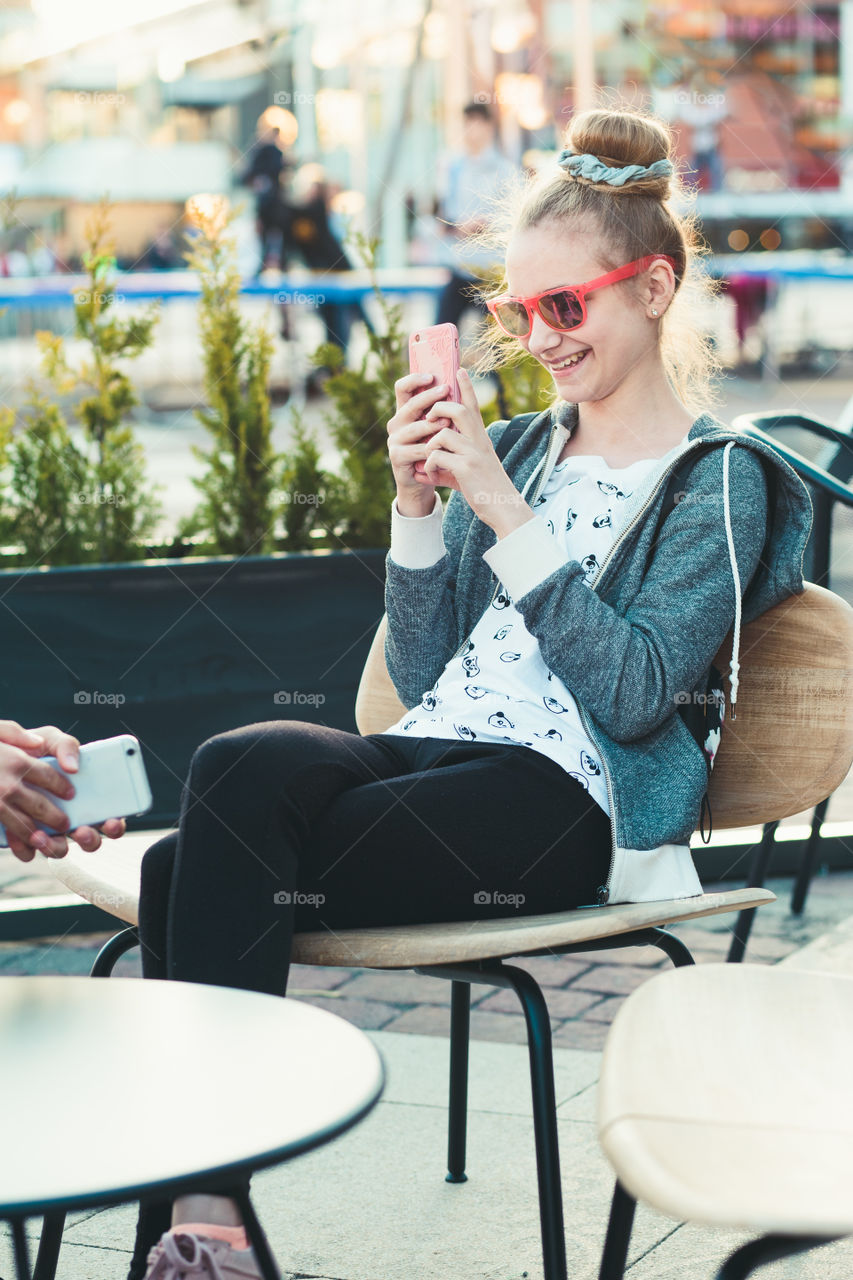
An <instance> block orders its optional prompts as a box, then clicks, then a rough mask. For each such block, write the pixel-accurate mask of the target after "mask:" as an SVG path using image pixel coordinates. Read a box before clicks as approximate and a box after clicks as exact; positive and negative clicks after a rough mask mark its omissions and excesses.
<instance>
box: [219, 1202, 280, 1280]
mask: <svg viewBox="0 0 853 1280" xmlns="http://www.w3.org/2000/svg"><path fill="white" fill-rule="evenodd" d="M229 1194H231V1195H233V1197H234V1199H235V1200H236V1201H237V1205H238V1207H239V1209H240V1212H241V1214H242V1215H243V1226H244V1227H245V1228H246V1235H247V1236H248V1237H249V1244H250V1245H251V1246H252V1248H253V1249H254V1251H255V1259H256V1261H257V1263H258V1266H259V1267H260V1269H261V1275H262V1276H263V1278H264V1280H281V1272H280V1271H279V1269H278V1265H277V1263H276V1260H275V1258H274V1257H273V1256H272V1253H271V1252H270V1247H269V1244H268V1243H267V1238H266V1235H265V1234H264V1229H263V1227H262V1226H261V1224H260V1222H259V1221H258V1215H257V1214H256V1213H255V1207H254V1205H253V1204H252V1201H251V1200H250V1198H249V1192H248V1190H244V1189H242V1188H240V1189H236V1190H235V1191H233V1192H230V1193H229Z"/></svg>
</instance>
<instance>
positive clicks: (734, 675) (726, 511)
mask: <svg viewBox="0 0 853 1280" xmlns="http://www.w3.org/2000/svg"><path fill="white" fill-rule="evenodd" d="M734 444H735V442H734V440H730V441H729V442H728V444H727V445H726V447H725V449H724V450H723V515H724V518H725V523H726V541H727V542H728V546H729V563H730V564H731V567H732V578H733V579H734V584H735V625H734V635H733V639H732V662H731V668H730V671H729V681H730V683H731V698H730V703H731V709H732V720H736V719H737V713H736V711H735V706H736V704H737V689H738V680H739V672H740V662H739V661H738V654H739V652H740V623H741V598H740V597H741V586H740V574H739V573H738V567H737V556H736V555H735V543H734V536H733V534H732V513H731V510H730V508H729V454H730V453H731V451H732V449H733V448H734Z"/></svg>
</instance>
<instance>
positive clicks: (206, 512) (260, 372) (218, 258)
mask: <svg viewBox="0 0 853 1280" xmlns="http://www.w3.org/2000/svg"><path fill="white" fill-rule="evenodd" d="M235 216H236V211H234V210H232V211H228V210H227V206H226V202H225V200H224V198H222V199H219V200H214V201H213V202H212V204H211V205H210V206H209V207H207V206H205V205H202V204H201V202H199V205H198V206H197V207H196V209H195V218H196V222H197V229H198V234H197V236H196V238H195V240H194V241H193V243H192V247H191V249H190V250H189V251H188V252H187V254H186V255H185V256H186V258H187V261H188V263H189V265H190V266H191V267H192V268H193V269H194V270H195V271H197V272H198V274H199V278H200V282H201V300H200V303H199V326H200V335H201V348H202V357H203V365H204V391H205V398H206V401H207V404H206V407H205V408H203V409H197V410H196V415H197V417H198V419H199V421H200V422H201V423H202V424H203V425H204V426H205V427H206V428H207V430H208V432H209V433H210V436H211V440H212V447H211V449H210V451H209V452H205V451H204V450H203V449H199V448H194V450H193V452H194V453H195V455H196V456H197V457H198V458H200V459H202V460H203V461H204V462H205V463H206V464H207V470H206V472H205V473H204V474H203V475H202V476H200V477H199V478H197V479H195V480H194V481H193V483H194V484H195V485H196V487H197V488H198V489H199V490H200V491H201V494H202V502H201V503H200V504H199V506H198V507H197V508H196V510H195V512H194V513H193V515H192V516H191V517H190V518H189V519H188V520H186V521H184V522H183V524H182V532H183V533H185V534H205V535H207V537H208V538H209V540H210V549H211V550H213V551H215V552H219V553H221V554H225V555H248V554H250V553H251V554H255V555H262V554H264V553H265V552H268V551H271V550H273V548H274V545H275V525H276V522H277V520H278V518H279V515H280V506H281V504H280V502H279V501H278V500H277V497H276V493H277V480H278V469H279V461H280V460H279V459H278V458H277V455H276V454H275V452H274V450H273V447H272V421H271V417H270V402H269V396H268V393H267V382H268V380H269V368H270V360H271V358H272V353H273V338H272V335H271V334H270V333H269V331H268V330H267V329H266V328H265V327H264V326H263V325H259V326H257V327H252V326H251V325H249V324H247V322H246V321H245V320H244V318H243V316H242V314H241V311H240V275H239V272H238V270H237V266H236V243H235V240H234V237H233V236H232V235H229V234H227V232H228V227H229V226H230V224H231V222H232V221H233V220H234V217H235Z"/></svg>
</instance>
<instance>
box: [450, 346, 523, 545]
mask: <svg viewBox="0 0 853 1280" xmlns="http://www.w3.org/2000/svg"><path fill="white" fill-rule="evenodd" d="M458 380H459V393H460V396H461V399H462V403H461V404H455V403H454V402H453V401H452V400H439V401H437V402H436V403H435V404H434V405H433V406H432V408H431V409H430V410H429V412H428V413H427V415H426V416H427V421H430V420H431V419H436V418H449V419H450V420H451V422H452V423H453V426H455V427H456V430H455V431H454V430H453V428H452V427H443V428H442V429H441V430H440V431H438V432H437V434H436V435H434V436H433V437H432V439H431V440H429V441H428V442H427V445H426V449H427V460H426V475H427V478H428V479H429V480H430V481H431V483H432V484H433V485H439V484H440V485H447V486H449V487H450V488H451V489H458V490H459V492H460V493H461V494H462V496H463V498H464V499H465V501H466V502H467V503H468V505H469V507H470V508H471V509H472V511H473V512H474V513H475V515H477V516H478V517H479V518H480V519H481V520H482V521H483V523H484V524H487V525H489V526H490V528H492V529H494V530H495V532H496V533H497V535H498V537H503V536H504V535H505V534H507V533H510V532H511V531H512V530H513V529H515V528H517V527H518V526H519V525H521V524H524V523H525V522H526V521H527V520H530V519H532V517H533V511H532V510H531V508H530V507H529V506H528V505H527V503H526V502H525V501H524V499H523V498H522V496H521V494H520V493H519V492H518V490H517V489H516V487H515V485H514V484H513V483H512V481H511V480H510V478H509V476H508V475H507V473H506V472H505V471H504V469H503V466H502V465H501V461H500V458H499V457H498V455H497V454H496V453H495V449H494V446H493V444H492V442H491V440H490V439H489V433H488V432H487V431H486V429H485V426H484V424H483V418H482V415H481V413H480V406H479V404H478V402H477V397H476V395H475V393H474V387H473V386H472V383H471V379H470V377H469V376H468V374H467V372H466V371H465V370H464V369H460V371H459V379H458Z"/></svg>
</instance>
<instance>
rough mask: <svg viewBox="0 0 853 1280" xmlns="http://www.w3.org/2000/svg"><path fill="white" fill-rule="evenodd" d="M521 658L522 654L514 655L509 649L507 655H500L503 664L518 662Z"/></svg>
mask: <svg viewBox="0 0 853 1280" xmlns="http://www.w3.org/2000/svg"><path fill="white" fill-rule="evenodd" d="M520 657H521V654H520V653H513V652H512V651H511V650H509V649H508V650H507V651H506V653H502V654H501V655H500V659H501V662H518V660H519V658H520Z"/></svg>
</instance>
